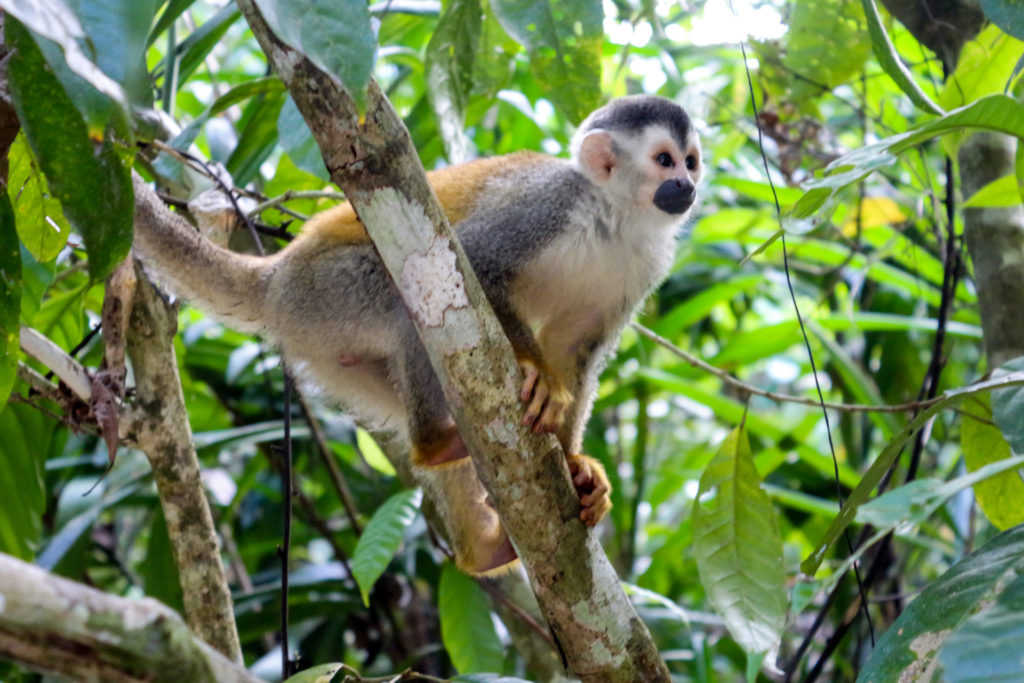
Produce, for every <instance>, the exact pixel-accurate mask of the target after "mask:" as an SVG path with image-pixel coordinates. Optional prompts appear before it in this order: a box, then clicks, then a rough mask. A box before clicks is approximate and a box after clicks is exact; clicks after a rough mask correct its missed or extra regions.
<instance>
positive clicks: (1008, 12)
mask: <svg viewBox="0 0 1024 683" xmlns="http://www.w3.org/2000/svg"><path fill="white" fill-rule="evenodd" d="M979 3H980V4H981V9H982V11H983V12H985V18H987V19H988V20H989V21H991V22H992V23H993V24H995V25H996V26H998V27H999V28H1001V29H1003V30H1004V31H1006V32H1007V33H1009V34H1010V35H1011V36H1015V37H1017V38H1020V39H1021V40H1024V5H1022V4H1021V3H1020V1H1019V0H979Z"/></svg>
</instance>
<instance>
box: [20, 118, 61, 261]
mask: <svg viewBox="0 0 1024 683" xmlns="http://www.w3.org/2000/svg"><path fill="white" fill-rule="evenodd" d="M8 159H9V160H10V175H9V180H8V183H9V184H8V186H7V190H8V192H9V193H10V199H11V204H12V205H13V207H14V215H15V220H16V222H17V227H18V237H19V238H21V242H22V244H24V245H25V247H26V248H27V249H28V250H29V251H30V252H32V256H33V257H34V258H35V259H36V260H37V261H50V260H52V259H54V258H56V256H57V254H59V253H60V250H61V249H63V248H64V245H65V244H67V241H68V234H69V233H70V227H69V226H68V222H67V219H66V218H64V210H63V209H62V208H61V206H60V202H59V201H57V199H56V198H55V197H53V195H52V194H51V193H50V188H49V187H48V186H47V184H46V178H45V177H44V176H43V174H42V172H41V171H40V170H39V169H38V168H36V166H35V159H34V158H33V156H32V150H31V149H29V146H28V142H26V141H25V135H24V133H19V134H18V137H17V138H16V139H15V141H14V144H13V145H11V149H10V152H8Z"/></svg>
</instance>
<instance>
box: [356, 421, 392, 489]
mask: <svg viewBox="0 0 1024 683" xmlns="http://www.w3.org/2000/svg"><path fill="white" fill-rule="evenodd" d="M356 446H358V447H359V453H360V454H361V455H362V456H363V460H365V461H366V464H367V465H369V466H370V467H372V468H373V469H375V470H377V471H378V472H380V473H381V474H384V475H387V476H389V477H393V476H395V468H394V466H393V465H392V464H391V461H390V460H388V456H386V455H385V454H384V451H382V450H381V448H380V446H378V445H377V442H376V441H374V440H373V437H372V436H370V433H369V432H368V431H366V430H365V429H363V428H362V427H357V428H356Z"/></svg>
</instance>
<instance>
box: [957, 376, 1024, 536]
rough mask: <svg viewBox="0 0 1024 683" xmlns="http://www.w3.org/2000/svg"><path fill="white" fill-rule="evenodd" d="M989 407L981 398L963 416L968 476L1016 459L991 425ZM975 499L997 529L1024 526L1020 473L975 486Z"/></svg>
mask: <svg viewBox="0 0 1024 683" xmlns="http://www.w3.org/2000/svg"><path fill="white" fill-rule="evenodd" d="M988 404H989V402H988V397H987V396H978V397H977V398H975V399H974V400H972V401H970V402H969V403H968V404H967V406H966V410H965V411H964V412H963V424H962V425H961V427H960V443H961V445H962V447H963V451H964V464H965V465H967V471H968V472H974V471H976V470H978V469H979V468H981V467H984V466H985V465H988V464H989V463H994V462H999V461H1001V460H1005V459H1007V458H1010V457H1012V456H1013V453H1012V452H1011V451H1010V444H1008V443H1006V439H1004V438H1003V435H1002V433H1001V432H1000V431H999V429H998V428H997V427H995V426H994V425H992V424H991V423H990V422H988V420H991V418H992V411H991V409H990V408H989V405H988ZM975 416H977V417H975ZM978 418H981V419H978ZM974 497H975V498H976V499H977V501H978V507H980V508H981V511H982V512H983V513H985V516H986V517H987V518H988V520H989V521H990V522H992V524H993V525H994V526H995V527H996V528H998V529H1009V528H1010V527H1013V526H1016V525H1017V524H1020V523H1021V522H1024V479H1022V478H1021V472H1017V471H1010V472H1004V473H1003V474H1000V475H997V476H994V477H991V478H989V479H986V480H984V481H981V482H978V483H977V484H975V486H974Z"/></svg>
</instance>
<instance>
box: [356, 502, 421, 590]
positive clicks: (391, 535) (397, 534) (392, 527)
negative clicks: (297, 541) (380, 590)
mask: <svg viewBox="0 0 1024 683" xmlns="http://www.w3.org/2000/svg"><path fill="white" fill-rule="evenodd" d="M422 500H423V492H422V491H420V490H419V489H411V490H408V491H400V492H399V493H396V494H395V495H393V496H391V497H390V498H388V499H387V500H386V501H385V502H384V504H383V505H381V506H380V508H378V509H377V512H375V513H374V514H373V517H372V518H371V519H370V522H369V523H368V524H367V525H366V528H365V529H363V535H362V536H360V537H359V544H358V545H356V552H355V554H354V555H353V556H352V576H354V577H355V580H356V583H357V584H359V591H360V593H362V595H363V602H364V603H365V604H367V605H369V604H370V589H371V588H373V584H374V583H376V582H377V579H378V578H380V575H381V574H383V573H384V570H385V569H387V566H388V563H389V562H391V558H392V557H394V556H395V553H396V552H397V551H398V546H400V545H401V544H402V537H403V536H404V535H405V530H406V528H408V526H409V525H410V524H412V522H413V520H414V519H416V515H417V514H418V513H419V509H420V502H421V501H422Z"/></svg>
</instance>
